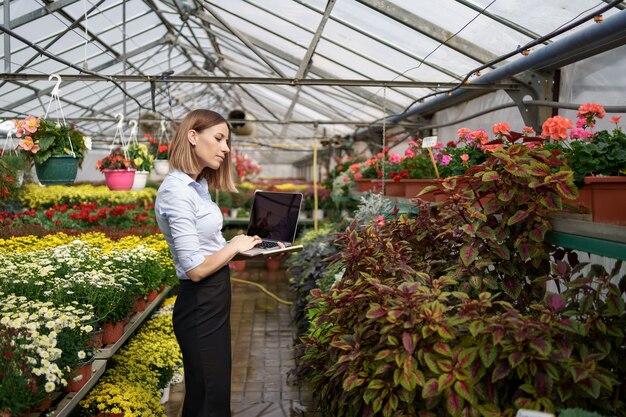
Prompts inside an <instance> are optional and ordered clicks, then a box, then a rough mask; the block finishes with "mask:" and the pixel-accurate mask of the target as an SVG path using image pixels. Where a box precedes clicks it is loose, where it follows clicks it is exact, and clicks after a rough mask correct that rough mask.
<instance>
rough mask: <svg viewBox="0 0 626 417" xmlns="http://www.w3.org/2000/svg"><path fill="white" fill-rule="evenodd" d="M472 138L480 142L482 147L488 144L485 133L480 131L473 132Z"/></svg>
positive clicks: (487, 136)
mask: <svg viewBox="0 0 626 417" xmlns="http://www.w3.org/2000/svg"><path fill="white" fill-rule="evenodd" d="M472 137H473V138H474V140H478V141H480V143H482V144H483V145H484V144H485V143H487V142H489V135H487V132H485V131H484V130H482V129H479V130H475V131H473V132H472Z"/></svg>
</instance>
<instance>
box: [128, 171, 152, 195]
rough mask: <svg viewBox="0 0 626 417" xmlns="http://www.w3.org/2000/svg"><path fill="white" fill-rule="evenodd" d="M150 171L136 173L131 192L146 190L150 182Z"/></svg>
mask: <svg viewBox="0 0 626 417" xmlns="http://www.w3.org/2000/svg"><path fill="white" fill-rule="evenodd" d="M148 174H149V172H148V171H135V179H134V181H133V188H131V190H135V191H137V190H143V189H144V188H146V181H148Z"/></svg>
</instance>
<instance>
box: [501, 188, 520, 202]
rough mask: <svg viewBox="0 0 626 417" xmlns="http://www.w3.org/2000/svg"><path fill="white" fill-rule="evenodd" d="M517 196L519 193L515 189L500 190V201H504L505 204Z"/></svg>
mask: <svg viewBox="0 0 626 417" xmlns="http://www.w3.org/2000/svg"><path fill="white" fill-rule="evenodd" d="M515 194H517V192H516V191H515V189H514V188H507V189H504V190H500V191H499V192H498V200H500V201H502V202H503V203H508V202H509V201H511V200H512V199H513V197H515Z"/></svg>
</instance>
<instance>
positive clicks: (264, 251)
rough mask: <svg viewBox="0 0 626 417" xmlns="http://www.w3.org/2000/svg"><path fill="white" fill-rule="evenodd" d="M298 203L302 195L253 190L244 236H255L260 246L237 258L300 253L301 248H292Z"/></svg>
mask: <svg viewBox="0 0 626 417" xmlns="http://www.w3.org/2000/svg"><path fill="white" fill-rule="evenodd" d="M302 199H303V196H302V193H283V192H274V191H260V190H257V191H256V192H255V193H254V200H253V202H252V209H251V210H250V222H249V223H248V230H247V231H246V234H247V235H248V236H254V235H257V236H259V237H260V238H261V239H262V242H261V243H259V244H258V245H257V246H256V247H254V248H252V249H250V250H248V251H245V252H241V253H240V254H239V255H238V256H241V257H251V256H259V255H263V256H271V255H275V254H279V253H281V252H289V251H294V250H300V249H302V246H301V245H296V246H294V245H293V242H294V240H295V238H296V233H297V231H298V218H299V217H300V209H301V207H302ZM278 242H282V243H283V244H284V245H285V248H281V247H280V246H279V245H278Z"/></svg>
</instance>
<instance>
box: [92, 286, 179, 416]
mask: <svg viewBox="0 0 626 417" xmlns="http://www.w3.org/2000/svg"><path fill="white" fill-rule="evenodd" d="M174 301H175V297H172V298H169V299H167V300H165V301H164V302H163V307H162V308H161V309H159V310H158V311H157V312H156V313H155V316H154V318H152V319H151V320H150V321H148V322H146V323H145V324H144V325H143V326H142V327H141V329H140V330H139V332H138V333H137V335H136V336H135V337H133V339H132V340H131V341H130V342H129V343H128V344H127V345H126V346H125V347H124V348H123V349H121V350H120V351H119V352H118V353H117V354H116V355H114V356H113V359H114V361H113V363H114V364H115V366H114V367H113V368H110V369H108V370H107V373H106V374H105V375H104V377H103V378H102V379H101V380H100V382H99V383H98V384H97V385H96V386H95V387H94V388H93V389H92V390H91V391H89V393H88V394H87V396H86V397H85V398H84V399H83V400H82V401H81V403H80V406H81V408H82V409H83V410H84V411H85V412H87V413H91V414H97V413H100V412H109V413H122V414H123V415H124V416H125V417H134V416H137V417H139V416H141V417H143V416H145V417H150V416H159V417H164V416H165V414H164V411H163V407H162V406H161V405H160V404H159V400H160V397H161V391H160V389H161V388H163V387H164V386H165V385H166V384H167V383H168V382H169V381H170V380H171V379H172V376H173V375H174V373H175V372H176V371H177V370H178V369H179V368H180V367H181V366H182V355H181V353H180V349H179V347H178V343H177V342H176V337H175V336H174V329H173V327H172V304H173V303H174Z"/></svg>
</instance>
